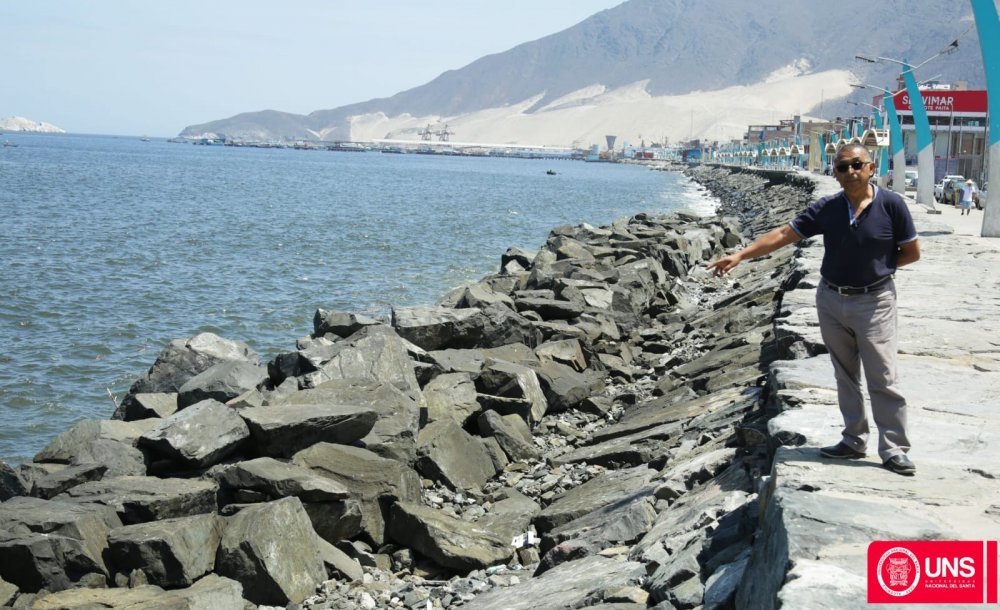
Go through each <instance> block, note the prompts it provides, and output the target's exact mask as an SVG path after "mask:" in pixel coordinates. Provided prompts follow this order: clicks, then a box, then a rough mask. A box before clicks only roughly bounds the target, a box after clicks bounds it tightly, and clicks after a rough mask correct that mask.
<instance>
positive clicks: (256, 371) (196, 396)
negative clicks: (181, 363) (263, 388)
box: [177, 360, 267, 409]
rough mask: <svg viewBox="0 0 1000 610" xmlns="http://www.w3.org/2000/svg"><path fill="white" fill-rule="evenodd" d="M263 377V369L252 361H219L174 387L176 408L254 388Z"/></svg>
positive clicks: (222, 397)
mask: <svg viewBox="0 0 1000 610" xmlns="http://www.w3.org/2000/svg"><path fill="white" fill-rule="evenodd" d="M266 378H267V371H266V370H265V369H264V368H263V367H261V366H258V365H257V364H255V363H252V362H243V361H240V360H234V361H227V362H219V363H218V364H214V365H212V366H211V367H209V368H208V369H206V370H204V371H202V372H201V373H198V374H197V375H195V376H194V377H192V378H191V379H189V380H187V382H185V383H184V385H182V386H181V387H180V388H179V389H178V390H177V408H178V409H184V408H186V407H189V406H191V405H193V404H195V403H199V402H201V401H203V400H208V399H212V400H217V401H219V402H223V403H224V402H229V401H230V400H232V399H234V398H236V397H237V396H240V395H241V394H244V393H246V392H248V391H250V390H253V389H255V388H256V387H257V386H258V385H260V383H261V382H262V381H264V380H265V379H266Z"/></svg>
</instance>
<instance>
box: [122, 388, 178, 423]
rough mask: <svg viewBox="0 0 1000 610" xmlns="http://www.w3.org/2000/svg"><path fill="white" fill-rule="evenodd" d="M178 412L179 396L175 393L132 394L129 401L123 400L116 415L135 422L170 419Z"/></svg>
mask: <svg viewBox="0 0 1000 610" xmlns="http://www.w3.org/2000/svg"><path fill="white" fill-rule="evenodd" d="M176 412H177V394H176V393H175V392H152V393H148V394H132V395H130V396H129V397H128V400H123V401H122V404H121V405H119V409H118V411H116V413H117V414H118V415H119V416H120V417H119V418H120V419H123V420H125V421H135V420H138V419H149V418H151V417H170V416H171V415H173V414H174V413H176Z"/></svg>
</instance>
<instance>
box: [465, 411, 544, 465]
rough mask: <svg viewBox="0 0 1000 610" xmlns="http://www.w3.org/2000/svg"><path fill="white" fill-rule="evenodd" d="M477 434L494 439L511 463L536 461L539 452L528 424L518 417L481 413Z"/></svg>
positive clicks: (492, 412)
mask: <svg viewBox="0 0 1000 610" xmlns="http://www.w3.org/2000/svg"><path fill="white" fill-rule="evenodd" d="M478 425H479V434H481V435H482V436H484V437H487V438H494V439H496V441H497V443H498V444H499V445H500V448H501V449H503V452H504V453H505V454H507V457H509V458H510V459H511V460H513V461H515V462H516V461H527V460H533V459H537V458H538V457H539V456H540V455H541V452H540V451H539V450H538V447H536V446H535V443H534V442H533V439H532V436H531V430H529V429H528V424H526V423H525V422H524V420H523V419H521V417H520V416H518V415H500V414H499V413H497V412H496V411H483V412H482V413H480V414H479V418H478Z"/></svg>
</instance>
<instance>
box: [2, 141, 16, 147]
mask: <svg viewBox="0 0 1000 610" xmlns="http://www.w3.org/2000/svg"><path fill="white" fill-rule="evenodd" d="M3 147H4V148H17V144H14V143H13V142H11V141H10V140H4V141H3Z"/></svg>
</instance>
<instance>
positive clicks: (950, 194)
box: [941, 176, 965, 204]
mask: <svg viewBox="0 0 1000 610" xmlns="http://www.w3.org/2000/svg"><path fill="white" fill-rule="evenodd" d="M963 184H965V178H963V177H962V176H953V177H951V178H948V179H947V180H945V181H944V188H942V189H941V201H942V202H944V203H951V204H955V203H958V197H959V196H960V195H959V194H957V193H961V191H962V185H963Z"/></svg>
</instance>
